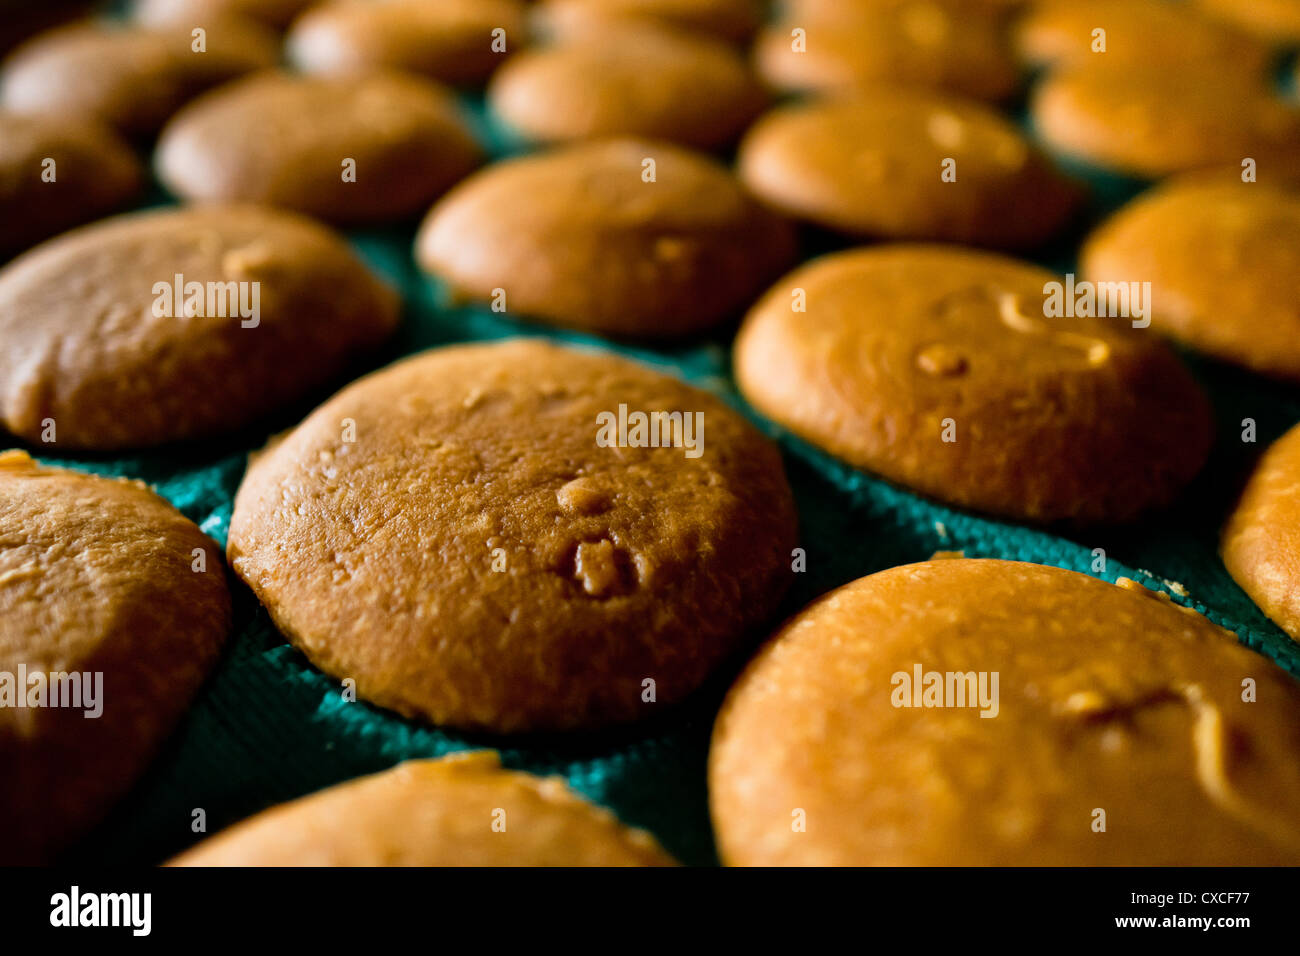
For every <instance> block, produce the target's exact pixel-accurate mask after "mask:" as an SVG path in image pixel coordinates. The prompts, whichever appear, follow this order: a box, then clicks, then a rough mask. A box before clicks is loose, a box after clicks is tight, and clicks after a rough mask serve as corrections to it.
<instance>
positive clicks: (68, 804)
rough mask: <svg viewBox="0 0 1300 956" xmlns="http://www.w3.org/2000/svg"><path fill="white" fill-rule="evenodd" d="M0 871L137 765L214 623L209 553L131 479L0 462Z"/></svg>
mask: <svg viewBox="0 0 1300 956" xmlns="http://www.w3.org/2000/svg"><path fill="white" fill-rule="evenodd" d="M0 542H3V543H2V544H0V766H3V767H4V768H5V772H4V773H3V774H0V819H3V820H4V821H5V839H4V841H3V844H2V845H0V862H4V863H7V864H33V863H42V862H45V863H48V862H49V860H50V857H51V856H52V855H53V854H54V853H55V852H57V851H58V850H60V849H63V848H64V847H65V846H67V845H68V844H70V843H72V842H73V841H74V840H75V839H76V838H77V837H79V836H81V835H82V834H84V833H85V831H86V830H88V829H89V828H90V827H91V826H92V825H93V824H95V823H97V822H98V821H99V820H100V818H102V817H103V816H104V814H105V813H106V812H107V810H108V809H109V807H110V806H111V805H112V804H113V803H114V802H115V801H116V800H117V799H118V798H119V797H121V796H122V795H123V794H124V793H126V791H127V789H128V788H129V787H130V786H131V784H132V783H134V782H135V780H136V779H137V778H138V777H139V776H140V774H141V773H143V771H144V770H145V768H146V767H147V766H148V764H149V761H150V759H151V758H152V757H153V754H154V752H155V751H156V750H157V749H158V747H159V745H160V744H161V743H162V742H163V740H164V739H165V738H166V737H167V735H168V734H170V733H171V731H172V729H173V728H174V726H175V725H176V723H177V721H178V719H179V718H180V716H181V714H182V713H183V712H184V710H185V708H186V707H187V706H188V704H189V702H190V699H191V698H192V697H193V696H194V694H195V693H196V692H197V691H198V689H199V685H200V684H201V683H202V682H203V680H204V678H205V677H206V675H207V673H208V671H209V670H210V669H211V667H212V665H213V664H214V663H215V661H216V659H217V655H218V653H219V652H220V649H221V645H222V644H223V643H224V642H225V639H226V635H227V632H228V630H229V627H230V595H229V593H228V591H227V589H226V581H225V575H224V571H223V568H222V564H221V552H220V549H219V548H218V547H217V546H216V545H215V544H214V543H213V542H212V541H210V540H209V539H208V538H207V537H206V536H205V535H203V534H202V532H200V531H199V529H198V528H197V527H195V526H194V524H193V523H192V522H190V521H189V520H188V519H186V518H185V517H184V516H183V515H181V514H180V512H178V511H176V510H175V509H174V508H173V507H172V506H171V505H169V504H168V503H167V502H166V501H164V500H163V499H161V498H159V497H158V496H157V495H155V494H153V492H151V491H149V490H148V488H146V487H145V486H144V485H143V484H141V483H138V482H130V481H125V480H117V479H109V478H100V477H96V476H94V475H84V474H79V473H77V472H72V471H63V470H61V469H57V468H47V467H43V466H41V465H38V464H37V463H36V462H34V461H32V459H31V458H30V457H28V456H27V455H26V454H25V453H23V452H19V451H7V452H3V453H0Z"/></svg>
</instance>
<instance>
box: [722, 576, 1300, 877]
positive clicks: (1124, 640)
mask: <svg viewBox="0 0 1300 956" xmlns="http://www.w3.org/2000/svg"><path fill="white" fill-rule="evenodd" d="M1121 585H1122V586H1120V587H1116V586H1115V585H1113V584H1108V583H1106V582H1104V581H1100V580H1097V579H1095V578H1090V577H1087V576H1085V575H1081V574H1076V573H1074V572H1072V571H1063V570H1060V569H1058V568H1050V567H1043V566H1041V565H1035V564H1024V563H1020V562H1015V561H996V560H965V559H948V560H940V561H927V562H922V563H920V564H912V565H907V566H904V567H898V568H891V569H889V570H887V571H881V572H879V573H878V574H873V575H870V576H869V577H865V578H861V579H859V580H857V581H854V582H853V583H852V584H849V585H846V586H845V587H843V588H840V589H839V590H837V591H833V592H832V593H830V594H828V595H826V596H824V597H822V598H820V599H818V600H817V601H815V602H814V603H813V604H811V605H810V606H809V607H807V608H806V609H805V610H804V611H803V612H801V613H800V614H798V615H796V616H795V617H794V618H793V619H791V620H790V621H789V622H788V623H787V624H786V625H785V626H784V627H783V628H782V629H781V630H780V631H779V632H778V633H777V635H776V636H775V637H774V638H773V640H772V641H771V642H770V643H769V644H768V645H767V646H766V647H765V648H764V650H763V651H762V652H761V653H760V654H759V656H758V657H757V658H755V660H754V661H753V662H751V664H750V665H749V667H748V669H747V670H746V671H745V672H744V674H743V675H742V676H741V677H740V679H739V680H738V681H737V682H736V684H735V686H734V687H733V688H732V689H731V692H730V694H729V695H728V697H727V700H726V702H725V703H724V705H723V708H722V711H721V713H720V714H719V715H718V719H717V722H716V724H715V726H714V731H713V744H712V748H711V750H710V753H709V804H710V808H711V811H712V816H713V823H714V830H715V833H716V834H717V839H718V846H719V852H720V855H721V857H722V859H723V861H724V862H726V863H729V864H732V865H741V866H746V865H748V866H768V865H778V866H779V865H821V866H828V865H859V866H861V865H885V866H963V865H980V866H1044V865H1047V866H1133V865H1149V866H1174V865H1178V866H1183V865H1206V866H1224V865H1292V866H1294V865H1295V864H1296V863H1297V862H1300V822H1297V821H1300V812H1298V811H1300V759H1297V757H1300V687H1297V686H1296V684H1295V682H1294V681H1293V680H1292V679H1291V678H1290V677H1289V676H1288V675H1287V674H1286V673H1284V672H1283V671H1282V670H1280V669H1279V668H1277V667H1276V666H1275V665H1274V664H1273V663H1272V662H1270V661H1269V660H1267V659H1266V658H1264V657H1261V656H1259V655H1257V654H1254V653H1252V652H1251V651H1249V650H1248V649H1246V648H1244V647H1242V646H1241V645H1240V644H1238V643H1237V642H1236V641H1235V640H1234V639H1233V636H1232V635H1231V634H1230V633H1228V632H1227V631H1224V630H1222V629H1220V628H1218V627H1216V626H1215V625H1213V624H1211V623H1210V622H1209V621H1207V620H1205V619H1204V618H1202V617H1201V616H1200V615H1198V614H1196V612H1194V611H1191V610H1189V609H1186V608H1181V607H1178V606H1176V605H1173V604H1172V603H1171V602H1170V601H1169V599H1168V598H1167V597H1166V596H1165V595H1157V594H1155V593H1153V592H1150V591H1147V590H1146V589H1145V588H1143V587H1142V586H1141V585H1139V584H1136V583H1134V582H1132V581H1124V580H1122V581H1121Z"/></svg>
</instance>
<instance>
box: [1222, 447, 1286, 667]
mask: <svg viewBox="0 0 1300 956" xmlns="http://www.w3.org/2000/svg"><path fill="white" fill-rule="evenodd" d="M1298 490H1300V426H1297V427H1295V428H1292V429H1291V430H1290V431H1289V432H1287V433H1286V434H1285V435H1283V436H1282V437H1281V438H1279V439H1278V440H1277V441H1276V442H1274V443H1273V445H1272V446H1271V447H1270V448H1269V449H1268V450H1267V451H1266V452H1265V453H1264V456H1263V457H1262V458H1261V459H1260V461H1259V464H1258V465H1257V466H1256V468H1255V473H1254V474H1253V475H1252V476H1251V479H1250V481H1249V483H1248V484H1247V485H1246V489H1245V491H1244V492H1243V493H1242V495H1241V500H1240V501H1239V502H1238V503H1237V507H1236V510H1235V511H1233V513H1232V515H1231V516H1230V517H1229V518H1228V523H1227V526H1226V527H1225V528H1224V530H1223V545H1222V548H1223V563H1224V564H1225V565H1227V568H1228V572H1229V573H1230V574H1231V575H1232V576H1233V578H1234V579H1235V580H1236V582H1237V583H1238V584H1240V585H1241V588H1242V590H1243V591H1245V592H1246V593H1247V594H1249V595H1250V598H1251V600H1253V601H1254V602H1255V603H1256V604H1258V605H1259V606H1260V609H1261V610H1263V612H1264V613H1265V614H1267V615H1268V616H1269V617H1270V618H1272V619H1273V620H1274V621H1275V622H1276V623H1277V626H1278V627H1280V628H1282V630H1284V631H1286V632H1287V633H1288V634H1290V635H1291V637H1293V638H1294V639H1296V640H1297V641H1300V491H1298Z"/></svg>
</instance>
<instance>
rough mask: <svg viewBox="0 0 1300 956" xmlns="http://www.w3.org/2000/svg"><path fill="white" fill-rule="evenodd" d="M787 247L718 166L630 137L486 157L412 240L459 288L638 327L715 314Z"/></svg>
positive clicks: (634, 330)
mask: <svg viewBox="0 0 1300 956" xmlns="http://www.w3.org/2000/svg"><path fill="white" fill-rule="evenodd" d="M794 256H795V240H794V233H793V230H792V229H791V227H790V226H789V224H788V223H786V222H784V221H783V220H781V219H779V218H778V217H777V216H776V215H774V214H773V213H771V212H768V211H767V210H766V209H764V208H763V207H762V206H760V205H759V204H758V203H757V202H756V201H755V200H754V199H753V198H752V197H751V196H749V195H748V194H747V193H746V192H745V191H744V189H743V188H742V187H741V185H740V183H739V182H738V181H737V180H736V179H735V177H734V176H732V175H731V173H730V171H728V170H727V169H726V168H725V167H723V166H722V165H720V164H719V163H717V162H715V161H713V160H711V159H709V158H708V157H705V156H702V155H700V154H698V153H694V152H691V151H690V150H686V149H682V148H679V147H676V146H672V145H670V144H668V143H664V142H658V141H646V140H633V139H616V140H603V141H599V142H594V143H585V144H577V145H573V146H570V147H565V148H561V149H557V150H554V151H551V152H547V153H543V154H541V155H536V156H526V157H522V158H519V159H513V160H506V161H502V162H499V163H495V164H493V165H492V166H490V167H488V168H487V169H485V170H483V171H481V172H479V173H478V174H476V175H474V176H471V177H470V178H469V179H467V180H465V182H463V183H461V184H460V185H459V186H457V187H456V188H455V189H453V190H452V191H451V192H450V193H448V194H447V196H445V197H444V198H443V199H442V201H441V202H439V203H438V204H437V205H436V206H434V207H433V209H432V211H431V212H430V213H429V215H428V217H427V218H426V219H425V221H424V224H423V225H422V226H421V228H420V232H419V234H418V236H417V237H416V248H415V257H416V261H417V262H418V263H419V264H420V266H421V267H422V268H423V269H424V270H425V271H426V272H430V273H432V274H434V275H437V276H439V277H440V278H442V279H443V280H445V281H446V282H447V283H448V285H449V286H451V288H452V289H453V290H454V291H455V292H457V293H458V294H461V295H463V296H466V297H468V298H472V299H476V300H481V301H494V302H502V304H503V305H504V306H505V308H506V310H507V311H508V312H509V313H511V314H518V315H522V316H528V317H533V318H537V319H540V320H542V321H546V322H549V323H552V324H555V325H562V326H568V327H572V328H579V329H588V330H591V331H596V332H603V333H606V334H610V335H620V336H629V337H638V336H639V337H646V338H668V337H674V336H684V335H690V334H698V333H700V332H702V331H705V330H707V329H710V328H712V327H714V326H717V325H718V324H719V323H721V322H723V321H725V320H726V319H728V318H730V317H732V316H734V315H735V314H736V313H737V312H739V311H740V310H741V309H743V308H744V307H745V305H746V304H748V303H749V302H751V301H752V300H753V297H754V296H755V295H757V294H758V292H759V291H760V290H761V289H762V288H763V287H764V286H765V285H766V284H767V283H768V282H770V281H771V280H772V278H773V277H775V276H776V275H778V274H779V273H780V271H781V270H782V269H784V268H786V267H788V266H789V265H790V263H792V262H793V261H794Z"/></svg>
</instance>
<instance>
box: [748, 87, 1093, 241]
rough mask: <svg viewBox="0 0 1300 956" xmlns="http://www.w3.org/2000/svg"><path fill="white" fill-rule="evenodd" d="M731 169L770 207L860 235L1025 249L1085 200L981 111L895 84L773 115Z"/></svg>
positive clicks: (753, 131) (1001, 122)
mask: <svg viewBox="0 0 1300 956" xmlns="http://www.w3.org/2000/svg"><path fill="white" fill-rule="evenodd" d="M737 167H738V169H739V174H740V177H741V179H742V180H743V181H744V182H745V184H746V185H747V186H748V187H749V188H750V189H751V190H752V191H753V192H754V193H755V195H757V196H758V197H760V198H761V199H763V200H764V201H766V202H767V203H768V204H769V205H771V206H773V207H775V208H776V209H778V210H780V211H782V212H784V213H786V214H787V215H790V216H794V217H797V218H801V219H807V220H810V221H812V222H815V223H817V224H819V225H822V226H826V227H828V228H830V229H834V230H837V231H839V232H843V233H847V234H849V235H854V236H861V237H879V236H886V237H890V238H896V239H936V240H946V241H952V242H964V243H972V244H976V245H989V246H997V247H1004V248H1016V247H1021V248H1023V247H1027V246H1033V245H1037V244H1039V243H1041V242H1043V241H1044V240H1046V239H1049V238H1050V237H1051V236H1052V235H1053V234H1054V233H1056V232H1057V231H1059V230H1060V228H1061V227H1062V226H1063V225H1064V224H1065V222H1066V221H1067V219H1068V218H1069V217H1070V215H1071V213H1072V212H1074V211H1075V209H1077V207H1078V205H1079V200H1080V199H1081V198H1082V194H1081V190H1080V188H1079V187H1077V186H1076V185H1074V184H1073V183H1071V182H1070V181H1069V180H1067V179H1066V178H1065V177H1064V176H1062V175H1061V174H1060V173H1059V172H1058V171H1057V170H1056V169H1055V167H1054V166H1053V165H1052V164H1051V163H1050V162H1049V161H1048V160H1047V159H1046V157H1045V156H1044V155H1043V154H1042V153H1041V151H1040V150H1038V149H1037V148H1036V147H1034V146H1031V145H1030V143H1029V142H1028V141H1027V140H1026V139H1025V138H1024V136H1023V135H1022V134H1021V133H1020V131H1019V130H1018V129H1017V128H1016V127H1015V126H1014V125H1013V124H1012V123H1011V122H1010V121H1008V120H1006V119H1004V118H1003V117H1002V116H1001V115H999V114H998V113H996V112H994V111H993V110H991V109H989V108H988V107H986V106H984V105H982V104H980V103H978V102H974V101H969V100H964V99H959V98H957V97H953V96H950V95H945V94H939V93H927V92H925V91H917V90H905V89H897V88H892V89H891V88H880V89H876V90H864V91H861V92H860V93H858V94H857V95H855V96H846V97H842V98H836V99H832V100H824V101H815V102H811V103H799V104H795V105H793V106H785V107H781V108H778V109H776V110H773V111H772V112H770V113H768V114H766V115H765V116H763V117H762V118H761V119H760V120H759V121H758V122H757V123H755V124H754V126H753V127H751V128H750V130H749V132H748V133H747V134H746V136H745V138H744V140H743V141H742V143H741V146H740V152H739V154H738V156H737Z"/></svg>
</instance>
